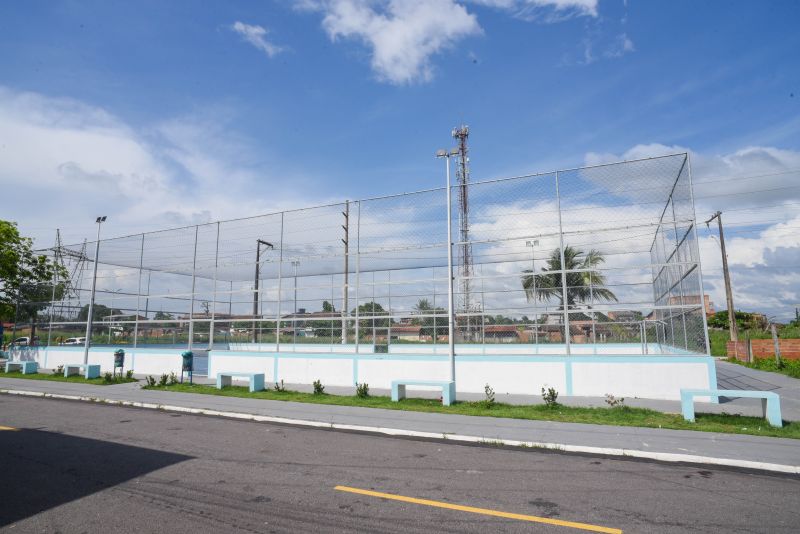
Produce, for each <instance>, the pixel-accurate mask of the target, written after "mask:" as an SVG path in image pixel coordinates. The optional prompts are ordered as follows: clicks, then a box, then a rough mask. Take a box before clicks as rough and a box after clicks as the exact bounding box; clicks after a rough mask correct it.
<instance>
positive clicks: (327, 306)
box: [322, 300, 336, 313]
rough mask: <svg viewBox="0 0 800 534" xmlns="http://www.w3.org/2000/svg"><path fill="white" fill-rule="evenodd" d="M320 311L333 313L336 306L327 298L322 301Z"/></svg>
mask: <svg viewBox="0 0 800 534" xmlns="http://www.w3.org/2000/svg"><path fill="white" fill-rule="evenodd" d="M322 311H324V312H330V313H333V312H335V311H336V308H334V307H333V304H331V303H330V302H328V301H327V300H323V301H322Z"/></svg>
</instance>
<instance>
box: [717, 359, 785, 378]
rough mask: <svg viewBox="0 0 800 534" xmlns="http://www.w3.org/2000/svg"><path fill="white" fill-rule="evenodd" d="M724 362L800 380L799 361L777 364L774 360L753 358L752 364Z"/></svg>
mask: <svg viewBox="0 0 800 534" xmlns="http://www.w3.org/2000/svg"><path fill="white" fill-rule="evenodd" d="M726 361H728V362H730V363H736V364H739V365H742V366H744V367H749V368H750V369H758V370H759V371H768V372H770V373H780V374H782V375H786V376H790V377H792V378H800V360H786V359H782V360H781V363H780V364H778V362H777V361H775V358H755V359H754V360H753V361H752V362H742V361H739V360H737V359H736V358H728V359H727V360H726Z"/></svg>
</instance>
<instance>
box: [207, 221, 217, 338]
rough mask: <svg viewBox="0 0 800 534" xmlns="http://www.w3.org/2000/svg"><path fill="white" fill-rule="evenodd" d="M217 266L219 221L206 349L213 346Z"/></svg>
mask: <svg viewBox="0 0 800 534" xmlns="http://www.w3.org/2000/svg"><path fill="white" fill-rule="evenodd" d="M218 267H219V221H218V222H217V244H216V246H215V248H214V287H213V288H212V290H211V298H212V302H213V303H212V305H211V322H210V323H209V325H208V350H212V349H213V348H214V319H215V318H216V317H217V270H218Z"/></svg>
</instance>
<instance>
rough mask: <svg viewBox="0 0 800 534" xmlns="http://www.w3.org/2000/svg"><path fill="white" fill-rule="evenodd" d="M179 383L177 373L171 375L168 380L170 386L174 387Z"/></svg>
mask: <svg viewBox="0 0 800 534" xmlns="http://www.w3.org/2000/svg"><path fill="white" fill-rule="evenodd" d="M177 383H178V375H176V374H175V371H173V372H171V373H170V374H169V378H168V379H167V385H168V386H174V385H175V384H177Z"/></svg>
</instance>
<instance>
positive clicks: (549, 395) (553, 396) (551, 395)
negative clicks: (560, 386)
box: [542, 388, 558, 408]
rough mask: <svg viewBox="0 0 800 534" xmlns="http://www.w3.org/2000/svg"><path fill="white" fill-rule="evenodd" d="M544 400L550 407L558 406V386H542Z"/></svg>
mask: <svg viewBox="0 0 800 534" xmlns="http://www.w3.org/2000/svg"><path fill="white" fill-rule="evenodd" d="M542 400H543V401H544V403H545V404H546V405H547V407H548V408H555V407H556V406H558V391H556V388H547V389H545V388H542Z"/></svg>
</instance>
